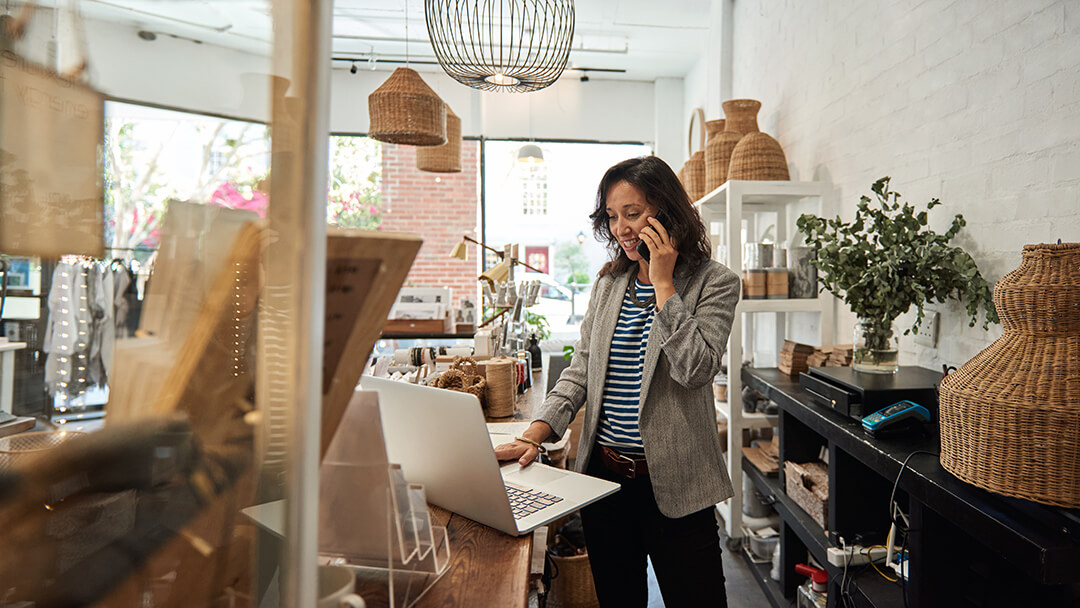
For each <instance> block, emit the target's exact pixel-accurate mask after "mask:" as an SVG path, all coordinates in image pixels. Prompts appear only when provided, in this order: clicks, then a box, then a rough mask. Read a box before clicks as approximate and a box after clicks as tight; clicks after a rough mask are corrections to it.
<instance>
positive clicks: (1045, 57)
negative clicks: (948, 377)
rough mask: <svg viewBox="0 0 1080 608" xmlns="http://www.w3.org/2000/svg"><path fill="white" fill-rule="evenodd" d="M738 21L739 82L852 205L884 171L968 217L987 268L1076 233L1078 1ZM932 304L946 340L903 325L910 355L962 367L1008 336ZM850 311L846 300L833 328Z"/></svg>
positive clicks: (798, 170)
mask: <svg viewBox="0 0 1080 608" xmlns="http://www.w3.org/2000/svg"><path fill="white" fill-rule="evenodd" d="M717 1H718V2H720V1H722V0H717ZM734 32H735V34H734V51H733V53H734V54H733V96H734V97H750V98H754V99H758V100H760V101H761V102H762V110H761V113H760V115H759V125H760V127H761V129H762V130H763V131H765V132H768V133H770V134H772V135H774V136H775V137H776V138H777V139H778V140H779V141H780V143H781V145H782V146H783V147H784V151H785V153H786V154H787V160H788V163H789V165H790V168H791V172H792V179H798V180H822V181H825V182H827V183H829V184H831V185H832V187H833V189H834V192H835V196H836V197H837V201H839V207H840V214H841V215H842V216H843V217H845V218H851V217H852V216H853V214H854V208H855V204H856V203H857V202H858V198H859V196H860V195H861V194H864V193H866V194H869V187H870V184H871V183H872V182H873V181H874V180H875V179H877V178H878V177H881V176H884V175H890V176H892V178H893V181H892V184H893V186H894V188H895V189H896V190H898V191H900V192H901V193H902V194H903V195H904V197H905V198H906V199H908V200H909V201H910V202H912V203H914V204H919V205H922V204H924V203H925V202H926V201H928V200H929V199H930V198H932V197H940V198H941V200H942V202H943V203H944V204H943V205H942V206H940V207H938V208H936V209H935V210H934V211H933V212H932V213H931V218H932V219H931V224H932V227H933V228H935V229H936V230H938V231H943V230H944V229H945V227H946V224H947V223H948V221H949V220H950V219H951V216H952V214H955V213H962V214H963V215H964V217H965V218H966V219H967V222H968V225H967V227H966V228H965V229H964V230H963V231H962V232H961V233H960V235H959V236H958V238H957V239H956V241H954V244H958V245H960V246H962V247H964V249H965V250H967V251H968V252H969V253H971V255H972V256H973V257H974V258H975V260H976V261H977V262H978V264H979V268H980V270H981V271H982V273H983V275H984V277H986V279H987V280H988V281H991V282H993V281H996V280H997V279H999V278H1001V277H1002V275H1004V274H1005V273H1006V272H1008V271H1010V270H1012V269H1013V268H1015V267H1017V266H1018V265H1019V263H1020V252H1021V249H1022V247H1023V245H1024V244H1026V243H1038V242H1052V241H1056V240H1057V239H1058V238H1061V239H1063V240H1065V241H1072V242H1076V241H1080V70H1078V69H1077V68H1076V58H1077V57H1080V34H1078V32H1080V4H1078V3H1077V2H1075V1H1068V0H1058V1H1054V0H1024V1H1023V2H980V1H978V0H960V1H953V0H927V1H925V2H922V3H918V4H915V3H910V2H904V1H886V0H870V1H868V0H834V1H831V2H783V3H779V2H774V1H771V0H739V1H738V2H736V3H735V9H734ZM686 86H687V91H688V93H687V100H686V101H687V104H688V105H692V104H694V103H695V99H694V98H693V96H692V95H691V93H690V91H694V90H697V89H698V88H700V87H701V85H700V83H698V82H692V81H691V79H690V78H688V79H687V85H686ZM938 310H940V311H941V312H942V325H941V339H940V341H939V345H938V348H937V349H936V350H935V349H927V348H924V347H921V346H916V345H915V344H914V343H913V341H912V339H911V338H904V339H902V341H901V348H902V350H903V353H902V363H904V364H918V365H921V366H923V367H930V368H936V367H938V366H940V364H941V363H948V364H951V365H959V364H961V363H963V362H965V361H967V360H968V359H969V358H971V357H972V356H974V355H975V354H976V353H977V352H979V351H980V350H981V349H982V348H984V347H986V346H987V345H988V344H989V343H990V342H992V341H993V340H994V339H995V338H997V337H998V336H1000V334H1001V329H1000V326H997V327H992V328H991V329H990V331H988V332H987V331H983V330H982V329H981V326H976V327H975V328H968V327H967V321H966V320H965V318H964V315H963V310H962V309H961V308H960V307H959V305H957V304H955V303H950V304H948V305H943V306H941V307H940V308H939V309H938ZM904 319H905V317H901V320H904ZM852 323H853V317H852V316H851V315H850V313H848V312H846V308H845V307H844V306H843V305H842V304H841V305H840V314H839V316H838V335H837V341H838V342H849V341H850V339H851V338H850V330H851V325H852ZM908 324H909V325H910V319H908Z"/></svg>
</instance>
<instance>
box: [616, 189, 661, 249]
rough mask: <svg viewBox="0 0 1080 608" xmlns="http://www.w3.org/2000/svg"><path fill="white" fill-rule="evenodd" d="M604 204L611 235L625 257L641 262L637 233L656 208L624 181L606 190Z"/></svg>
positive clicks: (647, 222)
mask: <svg viewBox="0 0 1080 608" xmlns="http://www.w3.org/2000/svg"><path fill="white" fill-rule="evenodd" d="M606 202H607V215H608V228H609V229H610V230H611V234H613V235H615V238H616V239H617V240H618V242H619V246H621V247H622V249H623V251H624V252H625V253H626V257H628V258H630V259H631V260H633V261H635V262H637V261H639V260H641V255H639V254H638V252H637V244H638V241H639V240H640V239H639V238H638V233H639V232H641V230H642V229H643V228H645V227H646V226H648V225H649V221H648V219H646V218H649V217H652V216H654V215H656V212H657V209H656V207H654V206H653V205H650V204H649V203H648V202H646V201H645V195H644V194H642V193H641V190H638V189H637V187H636V186H633V185H631V184H630V183H628V182H625V181H620V182H617V183H616V184H615V185H614V186H612V187H611V188H610V189H609V190H608V194H607V201H606Z"/></svg>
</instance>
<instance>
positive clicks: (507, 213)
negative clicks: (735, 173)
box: [483, 140, 652, 340]
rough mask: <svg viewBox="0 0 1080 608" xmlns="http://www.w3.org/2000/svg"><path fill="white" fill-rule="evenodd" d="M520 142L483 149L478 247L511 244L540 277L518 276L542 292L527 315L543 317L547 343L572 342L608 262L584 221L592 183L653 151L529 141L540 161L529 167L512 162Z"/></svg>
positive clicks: (589, 208)
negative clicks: (480, 239) (532, 280)
mask: <svg viewBox="0 0 1080 608" xmlns="http://www.w3.org/2000/svg"><path fill="white" fill-rule="evenodd" d="M523 143H524V142H521V141H509V140H487V141H485V142H484V163H483V166H484V191H485V195H484V196H485V200H484V218H483V225H484V237H485V241H486V242H487V244H489V245H491V246H492V247H495V248H496V249H502V246H503V245H504V244H506V243H517V244H518V245H519V252H520V253H521V255H523V256H524V261H526V262H528V263H529V264H531V265H532V266H534V267H537V268H541V269H545V270H546V271H547V272H545V273H540V274H537V273H533V272H532V271H523V272H522V273H521V274H518V275H517V276H518V278H519V279H529V278H539V279H540V280H541V283H543V284H544V285H545V287H546V289H545V290H544V291H543V292H542V293H541V297H540V303H539V304H537V305H536V306H534V307H533V308H531V309H530V311H531V312H535V313H537V314H542V315H544V316H545V317H546V318H547V321H548V323H549V324H550V325H551V330H552V337H553V338H555V339H567V340H569V339H574V338H576V337H577V336H578V331H579V327H580V323H581V318H582V317H583V316H584V314H585V307H586V306H587V305H588V301H589V291H590V290H591V284H592V281H593V279H594V278H595V277H596V273H597V272H599V270H600V267H601V266H602V265H603V264H604V263H605V262H606V261H607V260H608V253H607V250H606V249H605V248H604V245H603V244H602V243H598V242H596V240H595V239H594V238H593V237H592V223H591V221H590V220H589V214H590V213H592V210H593V207H594V205H595V202H596V187H597V184H599V183H600V178H601V177H603V175H604V172H605V171H607V169H608V168H609V167H611V166H612V165H614V164H615V163H617V162H620V161H623V160H626V159H627V158H633V157H636V156H643V155H646V154H651V153H652V149H651V147H650V146H648V145H644V144H603V143H585V142H579V143H575V142H529V143H533V144H535V145H538V146H539V147H540V148H541V150H542V151H543V154H544V161H543V162H542V163H528V162H519V161H518V152H519V150H520V149H521V146H522V145H523ZM488 265H489V266H490V265H491V260H489V264H488ZM556 287H557V288H558V289H556Z"/></svg>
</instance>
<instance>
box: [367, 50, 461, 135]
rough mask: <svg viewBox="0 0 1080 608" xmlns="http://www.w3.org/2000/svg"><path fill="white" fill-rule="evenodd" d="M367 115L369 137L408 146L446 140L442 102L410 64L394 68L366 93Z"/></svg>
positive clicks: (443, 105)
mask: <svg viewBox="0 0 1080 608" xmlns="http://www.w3.org/2000/svg"><path fill="white" fill-rule="evenodd" d="M368 116H369V117H370V119H371V124H370V126H369V128H368V135H369V136H371V138H372V139H377V140H379V141H385V142H389V143H392V144H409V145H412V146H441V145H442V144H445V143H446V103H444V102H443V100H442V99H439V96H438V95H436V94H435V91H432V90H431V87H429V86H428V85H427V84H426V83H425V82H424V80H423V79H422V78H420V74H417V73H416V71H415V70H412V69H410V68H398V69H396V70H394V73H393V74H391V75H390V78H387V79H386V82H384V83H382V85H380V86H379V88H377V89H375V91H374V92H373V93H372V94H371V95H368Z"/></svg>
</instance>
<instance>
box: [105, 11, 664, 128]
mask: <svg viewBox="0 0 1080 608" xmlns="http://www.w3.org/2000/svg"><path fill="white" fill-rule="evenodd" d="M137 31H138V28H135V27H130V26H120V25H115V24H110V23H103V22H99V21H89V20H88V21H87V37H88V40H89V46H90V55H91V60H92V61H93V72H92V75H93V78H94V85H95V86H97V87H98V88H100V89H101V90H103V91H104V92H106V93H107V94H109V95H112V96H115V97H121V98H125V99H131V100H135V101H142V102H149V103H154V104H160V105H167V106H173V107H177V108H182V109H189V110H194V111H202V112H211V113H217V114H226V115H232V116H237V117H244V118H254V119H265V116H266V115H267V114H268V110H269V105H268V101H267V100H268V99H269V96H268V94H267V91H268V87H269V79H268V77H266V76H265V74H267V73H269V71H270V59H269V57H261V56H258V55H254V54H250V53H244V52H239V51H234V50H230V49H225V48H222V47H218V46H213V45H210V44H195V43H193V42H190V41H187V40H179V39H175V38H170V37H167V36H164V35H161V36H158V38H157V40H155V41H153V42H146V41H143V40H140V39H139V38H138V36H137ZM339 67H341V66H339ZM358 67H361V68H363V67H365V66H364V65H363V64H358ZM421 75H422V77H423V78H424V80H425V82H427V83H428V85H429V86H431V88H432V89H434V90H435V92H436V93H438V94H439V95H440V96H441V97H443V99H445V100H446V102H447V103H448V104H450V107H451V108H453V109H454V112H456V113H457V114H458V116H460V117H461V119H462V132H463V134H464V135H466V136H479V135H484V136H485V137H488V138H493V139H495V138H522V139H528V138H530V137H531V138H535V139H573V140H599V141H640V142H648V143H652V142H653V141H654V139H655V138H656V137H657V135H656V129H655V128H654V122H655V111H654V108H655V105H654V104H655V99H654V91H653V83H651V82H631V81H615V80H602V79H599V78H595V77H594V78H591V79H590V80H589V81H588V82H581V81H580V80H578V79H576V78H572V77H568V78H563V79H561V80H559V81H558V82H556V83H555V84H554V85H552V86H551V87H548V88H546V89H543V90H541V91H538V92H535V93H530V94H511V93H486V92H480V91H477V90H475V89H471V88H469V87H466V86H464V85H461V84H459V83H457V82H455V81H453V80H452V79H450V77H448V76H446V75H445V74H443V73H442V72H423V73H422V74H421ZM389 76H390V71H389V70H386V71H384V70H381V69H380V70H375V71H370V70H367V69H360V70H359V71H358V72H357V73H356V74H355V75H354V74H350V73H349V71H348V70H347V69H335V70H334V71H333V75H332V79H331V113H330V128H331V130H332V131H335V132H354V133H362V132H365V131H367V128H368V107H367V96H368V94H370V93H371V92H372V91H374V90H375V89H376V88H377V87H378V86H379V85H380V84H382V83H383V81H385V80H386V79H387V78H388V77H389Z"/></svg>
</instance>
